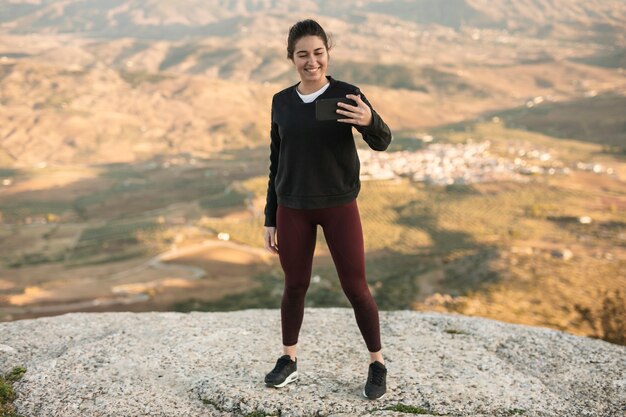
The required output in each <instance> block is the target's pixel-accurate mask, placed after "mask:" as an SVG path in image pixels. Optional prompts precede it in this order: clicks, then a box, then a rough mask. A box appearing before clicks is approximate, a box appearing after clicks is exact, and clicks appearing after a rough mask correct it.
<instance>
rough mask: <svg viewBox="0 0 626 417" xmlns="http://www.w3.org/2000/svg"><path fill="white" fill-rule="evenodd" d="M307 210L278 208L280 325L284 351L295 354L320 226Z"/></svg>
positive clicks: (293, 355)
mask: <svg viewBox="0 0 626 417" xmlns="http://www.w3.org/2000/svg"><path fill="white" fill-rule="evenodd" d="M309 214H310V212H309V211H307V210H300V209H292V208H289V207H285V206H282V205H279V206H278V209H277V211H276V234H277V243H278V256H279V258H280V264H281V266H282V268H283V271H284V273H285V287H284V291H283V298H282V301H281V306H280V312H281V325H282V333H283V347H284V351H285V354H289V355H290V356H292V358H294V357H295V351H296V347H295V345H296V343H297V342H298V335H299V333H300V327H301V326H302V319H303V316H304V298H305V295H306V292H307V289H308V287H309V283H310V281H311V268H312V265H313V253H314V252H315V240H316V236H317V225H316V224H315V223H314V222H312V221H311V219H310V215H309Z"/></svg>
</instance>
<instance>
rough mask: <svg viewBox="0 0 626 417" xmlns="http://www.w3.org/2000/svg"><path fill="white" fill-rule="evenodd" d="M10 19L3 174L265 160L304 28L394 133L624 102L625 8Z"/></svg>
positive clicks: (314, 7) (329, 6)
mask: <svg viewBox="0 0 626 417" xmlns="http://www.w3.org/2000/svg"><path fill="white" fill-rule="evenodd" d="M0 16H1V18H0V34H1V35H2V36H0V104H1V105H2V108H3V111H2V112H0V165H5V166H32V165H34V164H41V163H48V164H71V163H98V162H116V161H118V162H119V161H134V160H137V159H143V158H147V157H150V155H154V154H158V153H178V152H197V153H199V154H203V155H207V154H211V153H212V152H220V151H222V150H224V149H228V148H242V147H256V146H259V145H265V144H266V142H267V126H268V118H269V104H270V99H271V95H272V94H273V93H274V92H276V91H278V90H280V89H282V88H284V87H286V86H288V85H292V84H294V83H296V82H297V81H298V79H297V75H296V73H295V71H294V70H293V66H292V64H291V63H290V61H289V60H287V59H286V52H285V46H286V45H285V41H286V34H287V30H288V28H289V27H290V25H291V24H293V23H294V22H295V21H296V20H299V19H302V18H306V17H314V18H316V19H318V20H319V21H320V22H321V23H322V24H323V25H324V26H325V27H326V28H327V30H328V31H329V32H330V34H331V36H332V40H333V42H332V48H331V52H330V53H331V63H330V67H329V73H330V74H332V75H333V76H334V77H335V78H337V79H343V80H346V81H350V82H352V83H355V84H357V85H360V86H361V87H362V91H364V93H365V94H366V95H367V96H368V98H369V99H370V101H371V102H372V103H373V104H374V105H375V106H376V108H377V110H379V113H380V114H382V115H383V116H384V117H385V120H386V121H387V122H388V123H389V124H390V125H391V126H392V127H393V130H394V131H395V132H398V133H399V132H407V133H406V134H409V135H410V134H412V133H411V132H414V131H419V130H422V129H424V128H428V127H433V126H439V125H445V124H449V123H456V122H459V121H461V120H465V119H471V118H473V117H480V116H481V114H483V113H486V112H493V111H496V110H506V109H515V108H519V107H520V106H524V104H525V103H526V102H527V101H528V100H533V99H534V97H537V96H541V97H549V100H547V101H564V100H565V101H567V100H573V99H580V98H583V97H585V95H589V94H594V95H596V94H602V93H604V92H613V93H617V94H621V92H623V91H624V88H625V86H626V82H625V81H624V77H623V74H622V73H620V72H619V71H620V68H623V62H624V60H623V56H624V51H626V38H625V32H624V31H623V30H622V28H623V27H624V26H626V5H625V4H624V2H621V1H608V0H607V1H599V0H598V1H570V0H567V1H566V0H545V1H527V0H509V1H504V0H502V1H497V2H488V1H485V0H420V1H404V0H389V1H374V0H360V1H345V2H331V1H319V2H313V1H297V2H296V1H287V0H275V1H269V0H266V1H244V0H240V1H217V0H211V1H206V2H200V1H197V0H186V1H181V2H176V3H172V2H167V1H163V0H149V1H143V2H139V1H127V0H126V1H124V0H117V1H112V2H102V1H95V0H89V1H78V0H66V1H62V2H59V1H51V0H38V1H31V0H11V1H1V2H0ZM620 138H621V137H617V136H613V137H610V138H609V139H608V140H609V142H610V143H615V142H619V140H621V139H620Z"/></svg>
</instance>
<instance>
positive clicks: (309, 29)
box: [287, 19, 332, 61]
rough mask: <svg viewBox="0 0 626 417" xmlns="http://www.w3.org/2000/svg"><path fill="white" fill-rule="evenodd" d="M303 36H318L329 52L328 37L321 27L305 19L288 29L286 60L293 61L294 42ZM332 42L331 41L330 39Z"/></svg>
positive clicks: (311, 20) (313, 21)
mask: <svg viewBox="0 0 626 417" xmlns="http://www.w3.org/2000/svg"><path fill="white" fill-rule="evenodd" d="M305 36H319V37H320V38H321V39H322V41H323V42H324V46H325V47H326V50H327V51H328V50H330V48H331V45H329V39H330V36H328V35H326V32H324V29H323V28H322V26H320V24H319V23H317V22H316V21H315V20H313V19H306V20H301V21H299V22H297V23H296V24H295V25H293V26H292V27H291V28H289V36H288V37H287V58H289V59H291V60H292V61H293V54H294V52H295V49H296V42H297V41H298V39H300V38H302V37H305ZM331 41H332V39H331Z"/></svg>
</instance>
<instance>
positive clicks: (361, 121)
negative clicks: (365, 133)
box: [337, 94, 372, 126]
mask: <svg viewBox="0 0 626 417" xmlns="http://www.w3.org/2000/svg"><path fill="white" fill-rule="evenodd" d="M346 97H347V98H349V99H352V100H354V101H356V104H357V105H356V106H352V105H350V104H347V103H342V102H339V103H337V105H338V106H340V107H342V108H343V109H345V110H343V109H337V113H339V114H343V115H345V116H348V117H349V118H348V119H338V120H337V121H338V122H344V123H351V124H354V125H360V126H369V125H370V123H371V122H372V110H371V109H370V106H368V105H367V104H365V102H364V101H363V100H361V95H360V94H359V95H358V96H355V95H354V94H348V95H346Z"/></svg>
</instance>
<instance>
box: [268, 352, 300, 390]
mask: <svg viewBox="0 0 626 417" xmlns="http://www.w3.org/2000/svg"><path fill="white" fill-rule="evenodd" d="M297 360H298V358H296V360H295V361H292V360H291V356H289V355H283V356H281V357H280V358H278V361H276V366H275V367H274V369H272V371H271V372H270V373H269V374H267V375H265V384H266V385H267V386H270V387H275V388H281V387H284V386H285V385H287V384H288V383H290V382H293V381H295V380H296V379H298V366H297V364H296V361H297Z"/></svg>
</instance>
